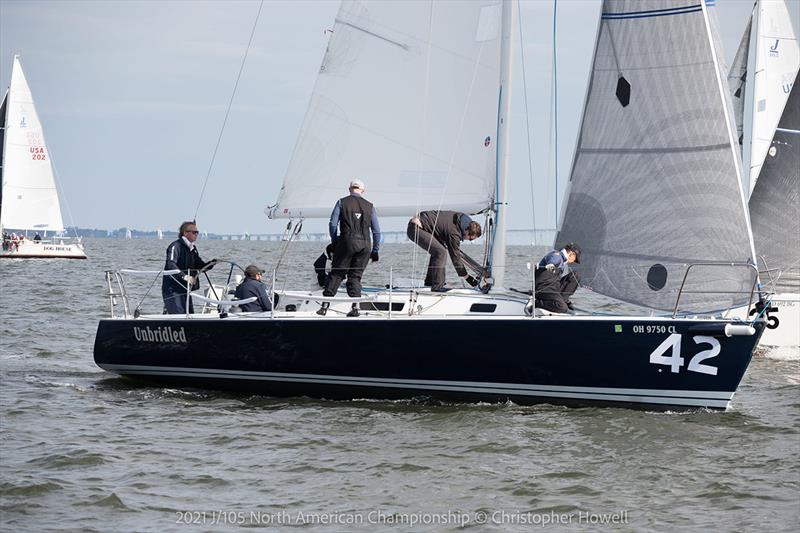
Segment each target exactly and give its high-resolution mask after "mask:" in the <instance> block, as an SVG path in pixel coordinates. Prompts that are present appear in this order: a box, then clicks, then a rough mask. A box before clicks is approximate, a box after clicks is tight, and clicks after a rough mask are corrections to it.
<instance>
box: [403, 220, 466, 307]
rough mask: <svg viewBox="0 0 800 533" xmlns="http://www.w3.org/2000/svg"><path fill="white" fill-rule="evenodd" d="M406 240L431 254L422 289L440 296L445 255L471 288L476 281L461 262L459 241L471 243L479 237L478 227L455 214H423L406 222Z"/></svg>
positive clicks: (443, 281)
mask: <svg viewBox="0 0 800 533" xmlns="http://www.w3.org/2000/svg"><path fill="white" fill-rule="evenodd" d="M406 234H407V235H408V238H409V239H411V240H412V241H414V242H415V243H417V245H419V247H420V248H422V249H423V250H425V251H426V252H428V253H430V254H431V257H430V260H429V261H428V272H427V274H426V275H425V286H426V287H430V288H431V292H444V291H446V290H447V289H445V288H444V284H445V265H446V264H447V254H450V261H452V262H453V267H455V269H456V272H457V273H458V275H459V276H461V277H462V278H464V281H466V282H467V283H469V284H470V285H472V286H473V287H475V286H476V285H478V280H476V279H475V278H474V277H472V276H471V275H469V273H468V272H467V269H466V267H465V266H464V260H463V259H462V254H463V253H464V252H462V251H461V241H463V240H464V239H466V240H468V241H474V240H475V239H477V238H478V237H480V236H481V225H480V224H478V223H477V222H474V221H473V220H472V219H471V218H469V216H467V215H465V214H464V213H457V212H456V211H423V212H421V213H420V214H419V215H417V216H416V217H414V218H412V219H411V220H409V221H408V229H407V231H406Z"/></svg>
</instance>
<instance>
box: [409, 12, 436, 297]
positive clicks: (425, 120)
mask: <svg viewBox="0 0 800 533" xmlns="http://www.w3.org/2000/svg"><path fill="white" fill-rule="evenodd" d="M432 39H433V0H431V1H430V9H429V11H428V50H427V53H426V57H425V93H424V95H425V97H424V98H423V104H422V135H420V138H421V139H422V150H420V153H419V172H418V173H417V206H416V212H415V214H414V216H416V215H418V214H419V208H420V203H421V201H422V169H423V167H424V158H425V133H426V132H427V124H428V95H429V92H430V77H431V48H432V42H431V41H432ZM414 235H415V237H416V231H415V233H414ZM414 240H415V241H416V239H414ZM416 244H417V243H416V242H414V250H413V251H412V253H411V285H412V286H414V279H415V277H416V274H417V259H418V256H419V252H418V251H417V249H418V248H419V246H417V245H416ZM429 251H430V250H429Z"/></svg>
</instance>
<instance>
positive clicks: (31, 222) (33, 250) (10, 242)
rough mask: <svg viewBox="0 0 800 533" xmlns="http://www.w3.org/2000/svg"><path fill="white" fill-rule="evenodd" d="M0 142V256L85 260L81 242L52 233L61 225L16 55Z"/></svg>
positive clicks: (0, 116) (2, 108)
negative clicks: (0, 150) (0, 151)
mask: <svg viewBox="0 0 800 533" xmlns="http://www.w3.org/2000/svg"><path fill="white" fill-rule="evenodd" d="M0 146H1V147H2V157H0V161H2V163H0V165H2V166H0V178H2V192H1V193H0V230H2V234H3V248H2V251H0V258H34V257H41V258H66V259H86V254H85V252H84V249H83V244H81V243H80V242H72V241H71V240H69V239H67V238H64V237H58V235H62V234H63V232H64V223H63V221H62V218H61V207H60V205H59V202H58V192H57V190H56V184H55V179H54V178H53V167H52V161H51V157H50V151H49V150H48V148H47V145H46V143H45V140H44V133H43V132H42V125H41V123H40V122H39V115H38V113H37V112H36V107H34V104H33V96H32V95H31V90H30V88H29V87H28V82H27V81H26V80H25V74H24V73H23V72H22V65H21V64H20V60H19V56H14V62H13V67H12V70H11V83H10V85H9V87H8V90H7V91H6V94H5V96H4V97H3V103H2V104H0ZM48 232H49V233H51V234H52V236H51V238H48V236H47V233H48ZM43 237H44V238H43Z"/></svg>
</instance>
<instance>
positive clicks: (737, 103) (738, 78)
mask: <svg viewBox="0 0 800 533" xmlns="http://www.w3.org/2000/svg"><path fill="white" fill-rule="evenodd" d="M752 30H753V15H750V20H748V21H747V28H745V30H744V35H742V40H741V42H739V48H737V49H736V55H735V56H734V57H733V64H732V65H731V70H730V71H729V72H728V87H729V88H730V90H731V96H732V97H733V118H734V121H735V122H736V139H737V140H738V141H739V146H740V147H742V145H743V141H744V100H745V98H744V95H745V85H746V82H747V54H748V53H749V52H750V33H751V32H752Z"/></svg>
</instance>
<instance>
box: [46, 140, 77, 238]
mask: <svg viewBox="0 0 800 533" xmlns="http://www.w3.org/2000/svg"><path fill="white" fill-rule="evenodd" d="M47 152H48V157H50V168H52V169H53V177H54V178H55V179H54V181H55V185H56V194H58V193H59V192H60V193H61V198H63V199H64V207H66V208H67V217H69V222H70V224H72V232H73V233H74V234H75V239H76V240H78V239H80V235H78V228H77V227H76V226H75V220H74V219H73V218H72V210H71V209H70V208H69V202H67V196H66V194H65V193H64V187H63V186H61V178H60V177H59V175H58V169H57V168H56V160H55V158H54V157H53V151H52V150H51V149H50V147H49V146H48V147H47Z"/></svg>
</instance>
